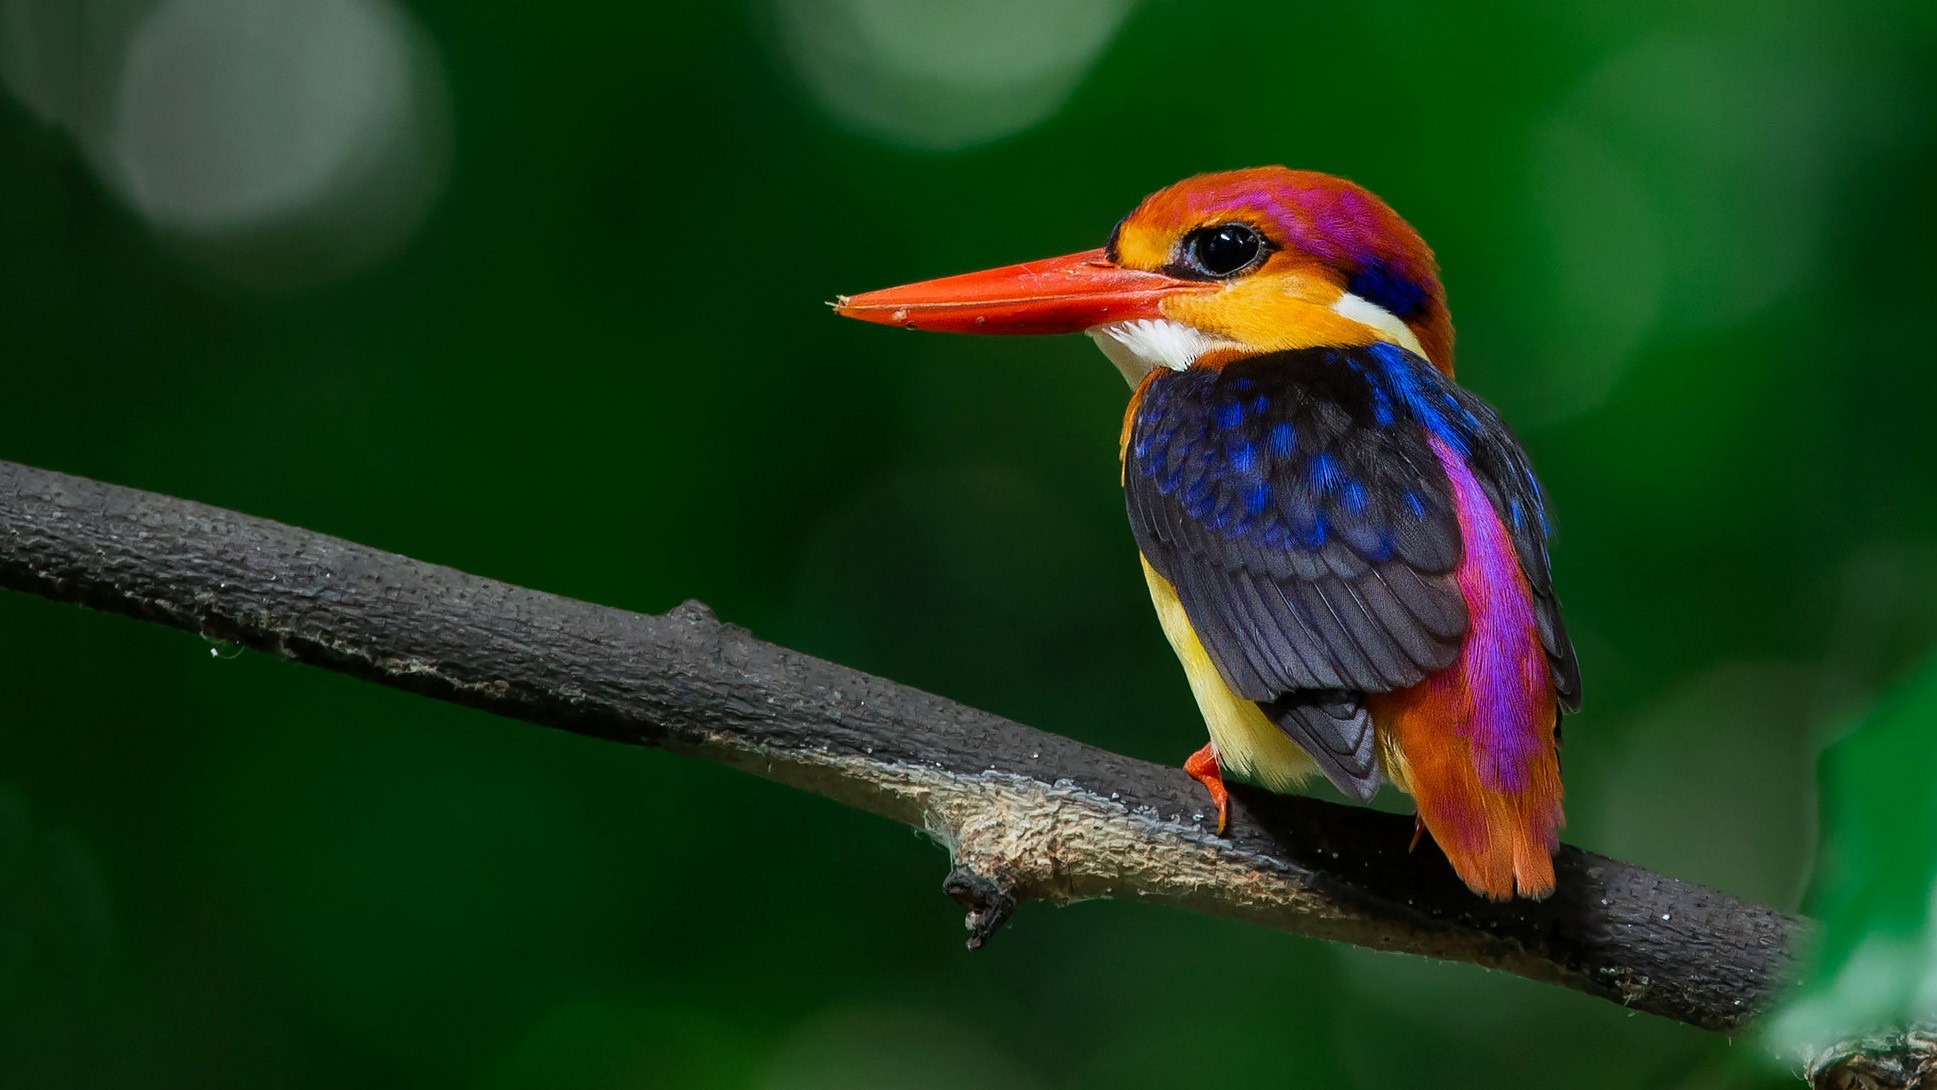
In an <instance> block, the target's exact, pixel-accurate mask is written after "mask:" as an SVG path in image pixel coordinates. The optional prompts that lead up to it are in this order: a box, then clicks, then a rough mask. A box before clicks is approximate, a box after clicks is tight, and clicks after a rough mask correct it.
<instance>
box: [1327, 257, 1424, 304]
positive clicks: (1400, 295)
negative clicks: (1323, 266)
mask: <svg viewBox="0 0 1937 1090" xmlns="http://www.w3.org/2000/svg"><path fill="white" fill-rule="evenodd" d="M1345 290H1346V291H1349V292H1351V293H1352V294H1353V295H1356V296H1358V297H1359V298H1361V299H1364V300H1365V301H1366V302H1368V303H1374V304H1376V305H1378V306H1381V307H1384V308H1385V309H1386V310H1389V311H1391V312H1392V313H1393V315H1394V316H1396V317H1399V318H1409V317H1411V316H1412V315H1413V314H1415V313H1417V312H1418V310H1419V308H1420V307H1422V306H1425V305H1426V289H1425V287H1424V286H1423V285H1420V284H1418V283H1416V282H1414V281H1411V280H1408V279H1406V278H1405V277H1403V276H1401V275H1399V273H1398V272H1397V271H1395V270H1394V269H1393V268H1392V267H1391V266H1389V265H1387V264H1386V263H1385V262H1383V261H1380V260H1378V259H1377V258H1374V259H1372V260H1371V261H1370V262H1367V263H1366V266H1365V268H1363V269H1360V270H1359V271H1358V272H1356V273H1353V274H1352V279H1350V280H1348V281H1346V282H1345Z"/></svg>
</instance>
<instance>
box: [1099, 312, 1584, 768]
mask: <svg viewBox="0 0 1937 1090" xmlns="http://www.w3.org/2000/svg"><path fill="white" fill-rule="evenodd" d="M1435 439H1437V440H1439V441H1440V443H1441V445H1442V446H1443V447H1445V448H1448V449H1451V450H1453V451H1454V452H1456V453H1457V454H1459V455H1461V456H1468V458H1469V463H1470V464H1472V465H1473V467H1474V472H1475V475H1476V476H1477V477H1478V478H1479V479H1480V480H1481V481H1482V484H1483V486H1484V487H1485V488H1486V490H1487V493H1488V496H1489V498H1490V499H1492V500H1493V502H1494V505H1495V508H1496V510H1498V511H1499V512H1501V518H1502V521H1503V523H1505V524H1506V525H1507V526H1508V528H1509V532H1510V534H1511V535H1512V537H1513V539H1514V544H1515V548H1516V550H1517V552H1518V553H1519V558H1520V560H1521V564H1522V566H1523V567H1524V568H1525V569H1527V576H1528V582H1529V585H1530V587H1531V588H1532V589H1533V590H1534V592H1535V596H1536V604H1537V606H1539V608H1537V610H1536V613H1537V614H1538V616H1539V618H1540V626H1541V629H1542V632H1541V636H1542V639H1543V641H1545V642H1546V645H1547V650H1548V652H1549V658H1550V661H1551V662H1552V663H1553V664H1554V667H1553V669H1552V671H1551V672H1552V673H1553V675H1554V678H1555V687H1556V689H1557V690H1559V691H1560V692H1561V693H1562V699H1563V703H1565V702H1567V701H1568V700H1570V699H1572V698H1573V696H1572V695H1570V694H1573V695H1577V694H1578V687H1579V683H1578V674H1577V671H1576V670H1575V668H1574V665H1573V661H1574V660H1573V652H1572V649H1571V647H1570V646H1569V645H1568V642H1567V638H1566V634H1565V632H1564V630H1562V629H1561V627H1560V623H1559V615H1558V611H1557V608H1556V607H1555V606H1554V604H1553V588H1552V583H1551V579H1550V578H1549V577H1548V573H1547V557H1546V546H1545V542H1544V536H1543V533H1544V531H1543V529H1542V527H1543V526H1544V518H1543V517H1542V515H1541V507H1540V502H1539V500H1540V497H1539V491H1538V486H1537V485H1535V484H1533V478H1532V476H1531V474H1530V473H1527V472H1524V470H1525V464H1526V457H1525V455H1524V454H1522V453H1521V452H1520V449H1519V446H1518V445H1517V444H1516V443H1515V442H1514V441H1513V439H1512V436H1511V435H1510V434H1509V433H1507V432H1506V429H1505V427H1504V426H1503V425H1501V424H1500V423H1499V418H1498V416H1497V415H1496V414H1494V413H1493V412H1492V410H1491V409H1489V408H1487V407H1486V406H1485V405H1484V404H1483V403H1481V402H1479V401H1478V399H1476V398H1473V397H1472V396H1471V395H1468V394H1465V392H1464V391H1461V390H1459V389H1458V387H1455V386H1453V385H1452V383H1451V382H1449V381H1447V380H1445V379H1444V378H1442V377H1440V376H1439V375H1438V373H1437V372H1436V371H1434V370H1433V369H1432V368H1431V366H1430V365H1428V364H1426V363H1425V361H1423V360H1420V359H1419V358H1418V357H1417V356H1414V355H1412V354H1411V353H1407V352H1404V351H1403V350H1400V349H1393V348H1391V347H1390V346H1386V345H1377V346H1372V347H1371V348H1366V349H1333V348H1325V349H1306V350H1300V351H1295V352H1282V353H1273V354H1271V355H1266V356H1259V357H1254V358H1251V359H1245V360H1239V361H1235V362H1233V363H1230V364H1228V365H1226V366H1225V367H1223V368H1222V369H1218V370H1213V369H1193V370H1189V371H1183V372H1174V373H1169V372H1167V373H1162V374H1158V375H1157V376H1155V377H1154V378H1152V379H1151V380H1150V382H1149V384H1148V385H1146V386H1145V387H1144V390H1143V394H1142V397H1141V398H1140V399H1139V401H1138V402H1137V404H1136V405H1134V406H1133V407H1132V410H1131V418H1130V421H1129V427H1128V430H1127V433H1126V436H1125V445H1124V452H1123V453H1124V490H1125V494H1126V498H1127V503H1128V508H1129V514H1130V523H1131V526H1132V528H1133V529H1134V530H1135V533H1136V538H1137V546H1138V548H1139V549H1140V550H1141V551H1142V552H1143V555H1144V556H1145V557H1146V558H1147V559H1148V560H1149V562H1150V565H1151V567H1152V568H1153V569H1155V570H1156V572H1157V573H1158V574H1159V575H1161V576H1163V577H1164V578H1165V579H1166V580H1168V581H1169V582H1170V583H1171V584H1172V586H1174V587H1175V588H1176V591H1177V596H1178V600H1179V601H1180V602H1181V603H1182V605H1183V608H1184V613H1185V616H1186V617H1188V618H1189V620H1190V623H1191V627H1192V629H1193V630H1194V631H1195V633H1196V634H1197V637H1198V639H1199V640H1200V641H1201V642H1202V643H1203V645H1204V648H1205V651H1206V652H1207V653H1208V654H1209V655H1210V657H1211V660H1212V662H1213V663H1215V664H1216V666H1217V668H1218V671H1219V673H1220V674H1221V675H1222V676H1223V679H1224V681H1225V683H1226V684H1227V685H1229V686H1230V687H1231V689H1232V691H1233V692H1235V693H1237V694H1238V695H1239V696H1241V697H1244V698H1245V699H1248V700H1254V701H1257V702H1259V703H1260V704H1261V705H1263V706H1264V707H1265V710H1266V713H1267V714H1269V715H1272V716H1273V718H1274V719H1275V720H1277V721H1278V722H1279V724H1280V726H1282V727H1284V728H1285V729H1286V731H1287V732H1288V733H1290V734H1291V735H1292V736H1293V737H1294V738H1295V739H1297V740H1299V742H1300V744H1301V746H1303V748H1305V750H1306V751H1307V752H1309V753H1311V754H1312V756H1313V757H1314V758H1315V759H1317V760H1318V761H1319V763H1320V765H1321V767H1323V768H1324V769H1325V771H1326V772H1327V774H1328V776H1330V778H1331V779H1332V780H1333V782H1334V783H1337V784H1339V786H1340V787H1341V788H1342V789H1345V790H1348V791H1351V792H1353V793H1359V794H1364V793H1367V792H1368V784H1367V779H1368V777H1371V778H1372V779H1374V780H1375V779H1376V775H1375V773H1374V771H1373V769H1372V766H1371V757H1370V745H1369V742H1368V737H1369V732H1370V724H1369V722H1368V721H1367V720H1366V718H1365V717H1364V716H1363V715H1362V714H1358V715H1354V714H1349V713H1348V710H1349V708H1350V706H1351V705H1353V704H1355V703H1356V702H1357V701H1358V699H1359V694H1362V693H1365V692H1385V691H1390V690H1393V689H1399V688H1404V687H1406V686H1409V685H1413V684H1416V683H1418V682H1419V681H1421V680H1423V679H1424V678H1425V677H1426V676H1427V675H1428V674H1430V673H1432V672H1433V671H1436V670H1439V669H1442V668H1444V667H1446V666H1448V665H1450V664H1451V663H1452V662H1453V660H1454V659H1455V658H1456V657H1457V656H1458V654H1459V649H1460V641H1461V638H1462V637H1463V636H1464V634H1465V632H1466V625H1467V611H1466V602H1465V600H1464V598H1463V597H1462V596H1461V594H1460V590H1459V587H1458V585H1457V584H1456V583H1455V581H1454V578H1453V572H1454V570H1455V569H1456V568H1457V567H1458V565H1459V561H1460V556H1461V541H1460V529H1459V517H1458V514H1457V512H1456V511H1455V510H1454V506H1453V503H1454V501H1453V496H1452V487H1451V484H1450V482H1449V480H1448V478H1447V476H1446V472H1445V470H1444V468H1442V466H1441V465H1440V462H1439V459H1438V455H1436V454H1435V452H1434V440H1435ZM1515 504H1518V505H1519V506H1518V512H1519V513H1518V514H1517V515H1513V516H1512V517H1509V512H1511V511H1513V510H1515V507H1514V505H1515ZM1309 690H1318V691H1319V692H1317V693H1308V692H1306V691H1309ZM1570 706H1571V705H1570ZM1280 712H1282V713H1283V714H1282V715H1281V714H1279V713H1280ZM1328 755H1329V756H1328Z"/></svg>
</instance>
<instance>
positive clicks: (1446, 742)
mask: <svg viewBox="0 0 1937 1090" xmlns="http://www.w3.org/2000/svg"><path fill="white" fill-rule="evenodd" d="M835 309H836V310H837V311H838V312H839V313H841V314H844V315H846V316H848V317H851V318H859V319H862V320H863V321H869V322H878V323H881V324H884V325H898V326H905V327H907V328H909V329H928V330H942V331H947V332H954V333H1009V334H1015V333H1087V334H1089V336H1090V337H1091V339H1093V340H1094V341H1095V342H1096V343H1097V345H1098V346H1099V347H1101V348H1102V350H1103V354H1104V355H1105V356H1108V357H1109V359H1110V361H1111V362H1112V363H1114V364H1116V366H1117V368H1118V370H1120V371H1122V372H1123V376H1124V378H1126V379H1128V380H1129V382H1130V384H1131V386H1132V387H1133V388H1134V391H1135V392H1134V393H1133V394H1132V395H1131V397H1130V406H1129V410H1128V411H1127V412H1126V413H1125V415H1124V420H1123V433H1122V441H1121V457H1122V465H1123V487H1124V492H1125V497H1126V500H1127V503H1128V507H1129V514H1130V526H1131V529H1132V530H1133V531H1134V533H1135V536H1136V542H1137V548H1138V549H1139V551H1140V552H1141V553H1142V555H1143V573H1144V578H1145V579H1146V580H1147V581H1148V582H1149V585H1150V596H1151V598H1152V599H1153V600H1154V601H1155V603H1156V608H1157V616H1158V618H1159V619H1160V620H1161V622H1162V624H1163V629H1164V632H1165V634H1166V635H1167V636H1168V637H1169V639H1170V643H1171V646H1172V648H1174V649H1175V651H1176V653H1177V657H1178V659H1179V660H1180V661H1181V662H1182V663H1183V666H1184V672H1185V674H1186V675H1187V677H1188V678H1189V681H1190V686H1191V689H1192V692H1193V693H1194V695H1195V696H1196V698H1197V704H1198V707H1199V709H1200V710H1201V711H1202V712H1203V715H1204V720H1205V723H1206V725H1207V726H1208V727H1209V731H1210V742H1209V744H1208V745H1206V746H1204V748H1202V749H1200V750H1198V751H1197V752H1196V753H1195V754H1193V755H1192V756H1191V758H1190V759H1189V760H1188V761H1186V762H1185V764H1184V768H1185V770H1186V771H1187V772H1189V773H1190V774H1191V775H1192V776H1193V777H1195V778H1196V779H1198V780H1199V781H1200V782H1202V783H1203V784H1204V786H1205V787H1206V788H1207V789H1208V790H1209V791H1210V793H1211V797H1212V798H1213V799H1214V800H1215V802H1216V804H1217V811H1218V830H1219V832H1220V833H1221V832H1222V831H1223V830H1224V827H1225V825H1226V822H1227V820H1228V812H1229V811H1228V796H1227V793H1226V791H1225V787H1224V782H1223V773H1224V772H1230V773H1232V774H1234V775H1236V776H1237V777H1239V778H1241V779H1247V780H1250V781H1252V782H1255V783H1257V784H1259V785H1261V786H1263V787H1265V788H1268V789H1270V790H1273V791H1281V792H1283V791H1290V790H1292V789H1294V788H1296V787H1298V786H1299V785H1300V784H1301V783H1303V782H1304V781H1305V779H1306V778H1307V777H1308V776H1309V775H1310V774H1311V773H1312V772H1313V771H1319V772H1322V773H1324V774H1325V776H1326V777H1327V778H1328V779H1330V780H1331V782H1332V783H1333V784H1335V785H1336V786H1337V787H1338V789H1339V790H1340V791H1343V792H1344V793H1346V794H1348V795H1351V796H1354V797H1356V798H1359V799H1369V798H1370V797H1371V796H1372V795H1373V794H1374V793H1375V792H1376V791H1377V790H1378V786H1379V778H1380V774H1381V773H1382V772H1383V774H1384V775H1385V777H1386V778H1388V779H1390V780H1391V781H1392V782H1393V783H1394V784H1396V785H1397V786H1398V787H1399V788H1400V789H1401V790H1403V791H1406V792H1409V793H1411V795H1412V796H1413V798H1414V800H1415V802H1416V804H1417V806H1418V818H1417V825H1418V826H1420V827H1423V828H1424V829H1425V830H1426V831H1427V832H1430V833H1431V834H1432V837H1433V839H1434V841H1435V842H1437V843H1438V844H1439V846H1440V847H1441V849H1443V850H1444V851H1445V853H1446V856H1447V858H1448V859H1449V860H1451V862H1452V865H1453V868H1454V870H1456V871H1457V872H1458V874H1459V876H1460V877H1461V878H1462V879H1463V880H1465V882H1466V884H1467V885H1468V886H1470V887H1471V888H1472V889H1473V890H1474V891H1475V892H1476V893H1480V894H1482V895H1484V896H1486V897H1489V898H1492V899H1495V900H1505V899H1508V898H1510V897H1512V896H1513V895H1514V894H1515V893H1518V894H1519V895H1521V896H1525V897H1535V898H1538V897H1542V896H1545V895H1546V894H1548V893H1550V892H1552V890H1553V888H1554V867H1553V854H1554V852H1555V850H1556V849H1557V847H1558V845H1559V829H1560V825H1561V784H1560V758H1559V744H1560V716H1561V713H1562V712H1564V711H1565V712H1572V711H1575V710H1576V709H1578V708H1579V706H1580V669H1579V664H1578V662H1577V661H1576V659H1575V656H1574V649H1573V646H1572V644H1571V643H1570V642H1569V640H1568V638H1567V633H1566V630H1565V629H1563V628H1562V627H1561V621H1560V609H1559V605H1558V602H1557V601H1556V599H1555V597H1554V588H1553V582H1552V579H1551V576H1550V574H1549V571H1548V560H1547V545H1546V537H1547V533H1548V520H1547V505H1546V500H1545V498H1544V496H1543V494H1542V492H1541V488H1540V485H1539V483H1538V482H1537V481H1535V479H1534V475H1533V470H1532V467H1531V466H1530V465H1529V464H1528V460H1527V456H1526V453H1525V452H1524V451H1522V450H1521V449H1520V445H1519V444H1518V443H1517V442H1516V441H1515V440H1514V438H1513V436H1512V435H1511V434H1510V433H1509V432H1508V431H1507V429H1506V426H1505V425H1504V424H1502V423H1501V421H1500V418H1499V416H1498V414H1496V413H1495V412H1494V411H1493V409H1492V408H1490V407H1489V406H1487V405H1486V404H1485V403H1483V402H1482V401H1480V400H1479V399H1478V398H1476V397H1474V396H1473V395H1472V394H1470V393H1468V392H1466V391H1465V390H1463V389H1461V388H1460V387H1459V386H1457V385H1454V383H1453V381H1452V374H1453V327H1452V321H1451V318H1450V317H1449V316H1448V314H1447V310H1446V298H1445V293H1444V290H1443V289H1442V288H1441V287H1440V282H1439V272H1438V266H1437V265H1436V263H1435V262H1434V259H1433V255H1432V251H1431V250H1429V249H1428V248H1427V247H1426V244H1425V242H1424V241H1423V240H1422V239H1421V238H1420V237H1419V235H1418V234H1417V233H1416V232H1415V231H1414V230H1413V229H1412V227H1411V226H1409V225H1408V224H1407V223H1406V222H1405V221H1404V220H1402V219H1400V218H1399V216H1398V214H1397V213H1395V212H1393V211H1392V209H1391V208H1389V207H1387V206H1386V204H1385V203H1384V202H1382V201H1381V200H1379V199H1378V198H1377V197H1375V196H1373V195H1372V194H1371V193H1370V192H1368V191H1367V190H1365V189H1363V188H1361V187H1359V186H1357V185H1354V184H1353V183H1351V182H1348V181H1345V180H1343V179H1340V178H1335V177H1331V176H1329V175H1325V174H1318V173H1313V172H1309V171H1295V170H1288V169H1286V168H1284V167H1264V168H1259V169H1253V170H1238V171H1230V172H1226V173H1220V174H1205V175H1200V176H1198V177H1195V178H1190V179H1187V180H1185V181H1183V182H1180V183H1178V184H1176V185H1173V186H1171V187H1169V188H1167V189H1164V190H1160V191H1159V192H1157V193H1155V194H1153V195H1151V196H1150V197H1148V198H1146V199H1145V200H1144V202H1143V203H1142V204H1141V205H1139V206H1137V208H1136V210H1135V211H1133V212H1131V213H1130V214H1129V215H1128V216H1126V217H1124V219H1123V220H1122V222H1120V223H1118V224H1117V227H1116V230H1115V231H1114V232H1113V233H1112V234H1111V235H1110V240H1109V244H1108V245H1106V246H1104V247H1103V248H1102V249H1100V250H1090V251H1087V252H1084V253H1079V254H1071V255H1069V256H1067V257H1058V258H1050V259H1048V260H1044V261H1031V262H1026V263H1024V264H1021V265H1012V266H1008V267H1006V268H1000V269H991V270H988V271H986V272H977V273H968V274H966V275H962V276H951V277H945V278H942V279H939V280H929V281H925V282H923V283H919V284H910V285H907V286H904V287H898V288H888V289H885V290H882V291H873V292H868V293H866V294H862V295H854V296H844V297H841V298H840V299H839V300H837V301H836V303H835ZM1416 836H1417V834H1416V833H1415V839H1416Z"/></svg>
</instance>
